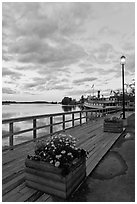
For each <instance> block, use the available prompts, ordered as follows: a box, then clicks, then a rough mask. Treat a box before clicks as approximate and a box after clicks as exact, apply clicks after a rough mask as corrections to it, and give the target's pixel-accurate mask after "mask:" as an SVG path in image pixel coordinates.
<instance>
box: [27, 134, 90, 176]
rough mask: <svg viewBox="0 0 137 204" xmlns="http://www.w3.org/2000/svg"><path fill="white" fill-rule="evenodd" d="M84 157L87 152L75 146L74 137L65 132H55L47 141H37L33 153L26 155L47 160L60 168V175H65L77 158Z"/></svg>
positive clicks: (39, 159) (37, 159)
mask: <svg viewBox="0 0 137 204" xmlns="http://www.w3.org/2000/svg"><path fill="white" fill-rule="evenodd" d="M86 157H87V152H86V151H85V150H84V149H81V148H77V147H76V139H75V138H73V137H72V136H71V135H66V134H59V135H57V134H56V135H54V136H52V137H51V138H50V139H49V140H47V141H44V140H42V141H38V142H37V143H36V147H35V155H34V156H29V155H28V158H29V159H31V160H36V161H44V162H49V163H50V164H51V165H53V166H55V167H57V168H61V169H62V175H67V174H68V173H69V172H70V170H71V168H72V167H73V166H74V165H75V163H76V161H77V160H78V159H80V158H86Z"/></svg>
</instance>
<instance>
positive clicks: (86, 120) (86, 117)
mask: <svg viewBox="0 0 137 204" xmlns="http://www.w3.org/2000/svg"><path fill="white" fill-rule="evenodd" d="M87 122H88V112H86V123H87Z"/></svg>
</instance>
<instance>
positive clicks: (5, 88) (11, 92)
mask: <svg viewBox="0 0 137 204" xmlns="http://www.w3.org/2000/svg"><path fill="white" fill-rule="evenodd" d="M2 93H3V94H16V93H17V91H15V90H12V89H11V88H8V87H3V88H2Z"/></svg>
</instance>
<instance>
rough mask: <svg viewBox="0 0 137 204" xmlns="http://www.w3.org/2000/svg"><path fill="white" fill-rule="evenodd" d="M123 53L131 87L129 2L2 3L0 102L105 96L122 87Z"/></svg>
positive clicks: (132, 48)
mask: <svg viewBox="0 0 137 204" xmlns="http://www.w3.org/2000/svg"><path fill="white" fill-rule="evenodd" d="M122 55H124V56H126V64H125V82H126V83H131V81H132V79H135V3H134V2H130V3H129V2H127V3H126V2H121V3H120V2H116V3H114V2H87V3H84V2H69V3H67V2H60V3H59V2H55V3H53V2H51V3H48V2H41V3H39V2H29V3H27V2H14V3H8V2H3V3H2V100H16V101H35V100H44V101H61V100H62V99H63V98H64V97H65V96H68V97H71V98H73V99H76V100H79V99H80V98H81V96H82V95H84V96H85V97H86V96H87V95H90V94H91V95H92V94H93V91H94V94H96V95H97V91H98V90H100V92H101V95H104V96H109V95H110V92H111V90H117V89H121V87H122V76H121V65H120V57H121V56H122ZM93 84H94V88H92V86H93ZM93 89H94V90H93Z"/></svg>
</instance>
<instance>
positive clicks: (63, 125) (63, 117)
mask: <svg viewBox="0 0 137 204" xmlns="http://www.w3.org/2000/svg"><path fill="white" fill-rule="evenodd" d="M62 116H63V118H62V119H63V130H65V115H64V114H63V115H62Z"/></svg>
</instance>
